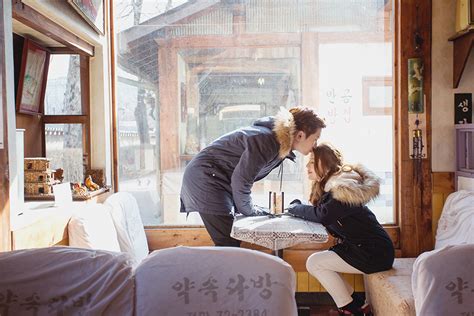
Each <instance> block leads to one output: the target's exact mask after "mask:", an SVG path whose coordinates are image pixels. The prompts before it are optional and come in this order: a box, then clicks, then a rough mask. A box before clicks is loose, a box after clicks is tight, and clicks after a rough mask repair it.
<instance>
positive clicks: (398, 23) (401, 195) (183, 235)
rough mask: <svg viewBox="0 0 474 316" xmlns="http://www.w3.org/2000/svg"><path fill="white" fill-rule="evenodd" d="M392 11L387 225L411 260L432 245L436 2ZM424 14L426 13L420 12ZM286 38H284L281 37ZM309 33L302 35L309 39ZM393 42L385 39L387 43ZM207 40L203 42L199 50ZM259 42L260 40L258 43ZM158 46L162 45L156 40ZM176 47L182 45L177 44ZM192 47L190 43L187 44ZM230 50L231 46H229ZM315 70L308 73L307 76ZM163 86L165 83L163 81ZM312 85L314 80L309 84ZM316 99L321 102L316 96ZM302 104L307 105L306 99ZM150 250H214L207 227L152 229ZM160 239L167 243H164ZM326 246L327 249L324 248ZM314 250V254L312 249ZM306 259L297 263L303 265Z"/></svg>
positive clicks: (396, 1) (388, 23) (395, 5)
mask: <svg viewBox="0 0 474 316" xmlns="http://www.w3.org/2000/svg"><path fill="white" fill-rule="evenodd" d="M388 6H390V7H392V9H393V10H394V11H393V18H392V17H390V15H389V14H388V12H387V13H386V14H384V17H383V18H384V21H385V22H384V23H385V27H387V28H388V27H393V29H394V34H393V36H394V40H393V52H394V54H393V55H394V60H393V65H394V73H393V86H394V96H393V98H394V103H393V122H394V160H395V163H394V187H395V190H394V194H395V196H394V200H395V205H396V214H395V216H396V217H395V224H392V225H384V228H385V229H386V230H387V231H388V232H389V235H390V236H391V237H392V238H393V239H394V240H393V241H394V244H395V247H396V248H397V250H396V254H397V256H402V257H410V256H411V257H413V256H417V255H418V254H420V253H421V252H423V251H426V250H431V249H432V245H433V241H432V239H431V236H432V230H431V225H432V218H433V217H432V196H433V192H432V187H431V185H432V181H431V171H432V170H431V32H432V29H431V27H432V24H431V23H432V21H431V20H432V19H431V18H432V0H428V1H425V2H422V3H421V4H420V3H415V2H413V3H407V2H403V1H401V0H393V1H392V0H390V1H389V2H388V4H387V7H386V9H385V11H389V8H388ZM109 10H110V16H111V17H112V18H111V21H110V26H111V32H110V43H111V72H112V116H113V117H112V124H113V139H112V144H113V153H114V154H113V157H114V159H113V173H114V183H115V189H116V190H117V187H116V184H117V182H118V174H117V165H118V161H117V153H118V146H117V125H116V124H117V123H116V120H117V115H116V107H115V105H116V99H115V68H114V67H115V49H114V36H115V34H114V33H115V32H114V20H113V17H114V14H113V6H110V7H109ZM421 12H423V13H421ZM325 35H326V34H321V35H320V36H319V40H322V39H323V38H324V37H325ZM281 36H283V37H284V34H283V35H281ZM416 36H421V38H422V39H423V43H422V44H421V47H418V46H417V45H418V44H416V41H415V37H416ZM305 37H307V34H303V35H302V38H303V39H305ZM245 38H246V36H245V35H241V36H240V37H239V39H240V40H241V41H242V40H245ZM252 39H253V38H250V40H252ZM293 39H295V37H294V36H293V37H292V38H290V39H286V41H285V43H287V44H288V43H291V42H292V40H293ZM388 39H389V38H388V37H387V38H386V40H388ZM224 40H227V42H229V41H230V42H232V41H234V40H233V39H232V38H230V37H228V38H223V44H225V43H226V42H225V41H224ZM185 41H189V39H188V38H181V39H177V40H175V41H174V44H175V46H171V45H169V47H166V48H167V49H165V50H164V51H165V53H168V54H170V53H172V52H171V51H172V50H175V49H176V47H178V46H179V44H180V43H181V42H185ZM206 42H207V41H206V40H204V41H201V43H199V45H203V43H204V44H205V43H206ZM260 42H261V41H260ZM157 43H158V45H161V44H163V43H162V42H160V40H157ZM176 44H178V45H176ZM187 44H189V42H188V43H187ZM229 45H230V44H229ZM310 45H311V43H307V44H305V43H303V44H302V48H303V49H306V48H311V47H310ZM412 56H417V57H422V58H423V59H424V66H425V73H424V91H425V96H426V100H425V101H426V103H425V111H426V122H425V124H426V131H427V139H426V140H425V144H426V146H427V153H428V156H427V158H428V159H423V160H422V162H421V169H422V170H421V172H422V178H423V187H424V190H423V188H420V183H419V182H417V179H415V176H414V167H415V166H414V165H415V163H414V161H413V160H412V159H410V158H409V157H410V156H409V154H410V148H409V142H408V139H409V135H410V131H409V127H410V125H409V122H408V102H407V85H408V82H407V73H406V72H407V61H408V58H409V57H412ZM310 72H311V71H310V70H308V71H307V73H310ZM160 82H161V81H160ZM309 83H311V80H310V81H309ZM313 99H315V100H317V97H316V98H314V97H313ZM302 101H303V103H304V104H309V106H311V103H308V102H306V101H307V100H305V99H304V98H303V100H302ZM145 228H146V233H147V239H148V243H149V245H150V250H154V249H160V248H164V247H171V246H173V245H175V244H186V245H187V244H189V245H192V246H201V245H208V244H210V245H212V243H210V241H209V238H208V236H207V234H203V232H204V233H205V228H202V227H183V226H179V227H172V226H154V227H145ZM162 238H166V240H163V239H162ZM325 247H327V245H326V246H325ZM310 251H314V250H310ZM302 257H304V256H300V258H299V259H298V260H301V259H302Z"/></svg>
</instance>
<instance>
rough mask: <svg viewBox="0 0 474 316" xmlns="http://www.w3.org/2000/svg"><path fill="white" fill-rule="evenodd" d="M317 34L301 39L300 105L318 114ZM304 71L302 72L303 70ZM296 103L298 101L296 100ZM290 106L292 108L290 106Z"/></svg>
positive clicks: (307, 34) (305, 35)
mask: <svg viewBox="0 0 474 316" xmlns="http://www.w3.org/2000/svg"><path fill="white" fill-rule="evenodd" d="M318 37H319V34H318V33H303V34H302V39H301V42H302V43H301V67H300V68H301V97H302V100H301V101H300V102H302V105H304V106H307V107H310V108H313V109H314V110H315V111H316V112H319V42H318ZM303 69H304V70H303ZM297 101H298V100H297ZM291 106H294V104H292V105H291Z"/></svg>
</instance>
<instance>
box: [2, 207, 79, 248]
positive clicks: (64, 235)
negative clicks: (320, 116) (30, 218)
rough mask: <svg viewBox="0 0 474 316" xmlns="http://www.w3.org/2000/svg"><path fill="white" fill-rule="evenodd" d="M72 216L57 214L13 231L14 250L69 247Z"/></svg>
mask: <svg viewBox="0 0 474 316" xmlns="http://www.w3.org/2000/svg"><path fill="white" fill-rule="evenodd" d="M70 217H71V215H70V214H63V215H61V214H59V212H58V214H55V215H52V216H47V217H44V218H41V219H39V220H38V221H35V222H34V223H32V224H31V225H27V226H25V227H23V228H20V229H18V230H14V231H12V233H11V235H12V249H13V250H17V249H31V248H41V247H50V246H54V245H68V231H67V224H68V222H69V219H70Z"/></svg>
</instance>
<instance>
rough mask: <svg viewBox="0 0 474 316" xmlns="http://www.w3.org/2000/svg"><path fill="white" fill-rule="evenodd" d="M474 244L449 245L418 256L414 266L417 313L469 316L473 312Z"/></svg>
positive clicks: (414, 292) (413, 285)
mask: <svg viewBox="0 0 474 316" xmlns="http://www.w3.org/2000/svg"><path fill="white" fill-rule="evenodd" d="M473 268H474V244H465V245H454V246H453V245H448V246H446V247H443V248H441V249H437V250H434V251H429V252H426V253H423V254H421V255H420V256H419V257H418V258H417V259H416V261H415V263H414V265H413V275H412V287H413V295H414V297H415V309H416V314H417V315H421V316H424V315H426V316H437V315H439V316H444V315H471V314H472V312H473V311H474V273H473Z"/></svg>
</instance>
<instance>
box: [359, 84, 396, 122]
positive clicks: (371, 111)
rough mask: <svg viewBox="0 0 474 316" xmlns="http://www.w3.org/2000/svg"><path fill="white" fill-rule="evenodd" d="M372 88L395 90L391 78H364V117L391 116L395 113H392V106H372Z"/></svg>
mask: <svg viewBox="0 0 474 316" xmlns="http://www.w3.org/2000/svg"><path fill="white" fill-rule="evenodd" d="M372 87H392V90H393V80H392V78H391V77H363V78H362V113H363V115H391V114H392V113H393V111H392V108H393V107H392V105H391V104H386V105H385V106H384V107H372V106H370V88H372ZM392 100H393V98H392ZM392 103H393V102H392Z"/></svg>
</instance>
